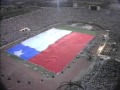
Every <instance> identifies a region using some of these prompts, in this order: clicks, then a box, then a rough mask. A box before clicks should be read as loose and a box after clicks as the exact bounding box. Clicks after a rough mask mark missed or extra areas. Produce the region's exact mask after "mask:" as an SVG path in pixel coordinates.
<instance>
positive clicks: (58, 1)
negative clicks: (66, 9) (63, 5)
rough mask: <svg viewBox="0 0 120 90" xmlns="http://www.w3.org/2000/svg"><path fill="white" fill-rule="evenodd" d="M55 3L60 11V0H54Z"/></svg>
mask: <svg viewBox="0 0 120 90" xmlns="http://www.w3.org/2000/svg"><path fill="white" fill-rule="evenodd" d="M56 3H57V9H58V11H60V0H56Z"/></svg>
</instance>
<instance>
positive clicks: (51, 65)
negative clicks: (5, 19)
mask: <svg viewBox="0 0 120 90" xmlns="http://www.w3.org/2000/svg"><path fill="white" fill-rule="evenodd" d="M93 38H94V36H93V35H90V34H85V33H79V32H72V31H69V30H61V29H56V28H52V29H50V30H48V31H45V32H43V33H41V34H38V35H36V36H34V37H32V38H29V39H27V40H25V41H23V42H21V43H20V44H17V45H15V46H13V47H12V48H10V49H8V50H7V52H8V53H10V54H13V55H15V56H17V57H19V58H21V59H23V60H27V61H29V62H32V63H33V64H37V65H38V66H42V67H44V68H46V69H47V70H49V71H52V72H55V73H58V72H60V71H61V70H63V69H64V68H65V67H66V66H67V64H69V63H70V62H71V61H72V60H73V58H74V57H75V56H76V55H77V54H78V53H79V52H80V51H81V50H83V48H84V47H85V46H86V45H87V44H88V42H89V41H91V40H92V39H93Z"/></svg>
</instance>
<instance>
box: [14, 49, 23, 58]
mask: <svg viewBox="0 0 120 90" xmlns="http://www.w3.org/2000/svg"><path fill="white" fill-rule="evenodd" d="M22 54H24V53H22V49H21V50H19V51H15V52H14V55H16V56H18V57H20V56H21V55H22Z"/></svg>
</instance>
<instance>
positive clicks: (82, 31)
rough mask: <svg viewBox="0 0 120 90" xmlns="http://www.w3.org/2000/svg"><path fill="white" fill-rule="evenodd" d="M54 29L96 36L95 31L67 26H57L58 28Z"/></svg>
mask: <svg viewBox="0 0 120 90" xmlns="http://www.w3.org/2000/svg"><path fill="white" fill-rule="evenodd" d="M55 28H58V29H64V30H70V31H73V32H80V33H86V34H91V35H96V32H95V31H91V30H87V29H83V28H76V27H73V26H69V25H65V26H59V27H55Z"/></svg>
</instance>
